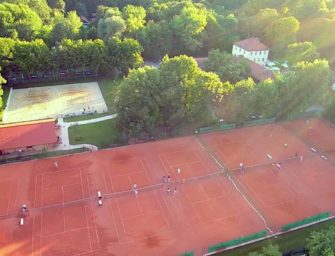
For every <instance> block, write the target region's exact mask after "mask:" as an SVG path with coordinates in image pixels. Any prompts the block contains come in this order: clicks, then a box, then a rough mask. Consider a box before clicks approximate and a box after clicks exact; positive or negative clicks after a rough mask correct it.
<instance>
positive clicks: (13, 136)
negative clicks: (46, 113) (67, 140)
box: [0, 119, 58, 155]
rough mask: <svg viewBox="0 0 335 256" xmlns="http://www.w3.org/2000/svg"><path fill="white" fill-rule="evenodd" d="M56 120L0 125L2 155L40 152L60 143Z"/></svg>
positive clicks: (0, 151) (0, 152)
mask: <svg viewBox="0 0 335 256" xmlns="http://www.w3.org/2000/svg"><path fill="white" fill-rule="evenodd" d="M56 131H57V127H56V120H55V119H46V120H39V121H33V122H22V123H11V124H5V125H0V154H2V155H4V154H9V153H14V152H19V153H21V152H24V151H28V150H34V151H40V150H44V149H47V148H48V147H50V146H52V145H54V144H56V143H57V142H58V137H57V132H56Z"/></svg>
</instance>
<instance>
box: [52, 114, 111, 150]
mask: <svg viewBox="0 0 335 256" xmlns="http://www.w3.org/2000/svg"><path fill="white" fill-rule="evenodd" d="M115 117H117V114H113V115H109V116H103V117H98V118H93V119H89V120H83V121H76V122H64V120H63V118H58V121H57V124H58V126H59V130H58V131H57V136H59V138H60V139H61V141H62V143H60V144H57V146H56V147H54V148H53V149H49V151H58V150H70V149H76V148H87V149H89V150H92V151H93V150H98V147H97V146H95V145H91V144H78V145H71V144H70V140H69V130H68V129H69V127H70V126H74V125H82V124H91V123H97V122H101V121H105V120H108V119H113V118H115Z"/></svg>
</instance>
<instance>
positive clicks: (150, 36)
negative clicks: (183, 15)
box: [136, 20, 172, 60]
mask: <svg viewBox="0 0 335 256" xmlns="http://www.w3.org/2000/svg"><path fill="white" fill-rule="evenodd" d="M136 37H137V39H138V40H139V42H140V43H141V45H142V46H143V48H144V52H143V56H144V57H145V59H153V60H158V59H161V58H162V57H163V56H164V55H166V54H169V53H170V52H171V48H172V30H171V28H170V25H169V23H168V22H167V21H165V20H163V21H159V22H153V21H149V22H148V23H147V25H146V26H145V27H143V28H141V29H140V30H138V31H137V33H136Z"/></svg>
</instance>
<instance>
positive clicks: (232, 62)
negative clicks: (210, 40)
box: [205, 49, 250, 83]
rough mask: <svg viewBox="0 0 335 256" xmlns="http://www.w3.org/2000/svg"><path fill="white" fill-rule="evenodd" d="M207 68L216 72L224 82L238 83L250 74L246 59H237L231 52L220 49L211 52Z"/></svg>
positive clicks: (206, 63) (206, 64)
mask: <svg viewBox="0 0 335 256" xmlns="http://www.w3.org/2000/svg"><path fill="white" fill-rule="evenodd" d="M205 70H206V71H211V72H215V73H216V74H218V75H219V77H220V79H221V81H223V82H225V81H229V82H231V83H236V82H238V81H240V80H243V79H246V78H248V77H249V76H250V68H249V66H248V64H247V63H246V62H245V61H243V60H237V59H236V58H235V57H233V56H232V55H231V54H229V53H227V52H221V51H220V50H218V49H214V50H211V51H210V52H209V54H208V61H206V62H205Z"/></svg>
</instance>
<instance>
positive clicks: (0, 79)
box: [0, 67, 6, 109]
mask: <svg viewBox="0 0 335 256" xmlns="http://www.w3.org/2000/svg"><path fill="white" fill-rule="evenodd" d="M0 72H1V67H0ZM4 83H6V80H5V79H4V78H3V77H2V76H1V73H0V109H1V108H2V104H3V99H2V96H3V89H2V85H3V84H4Z"/></svg>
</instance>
